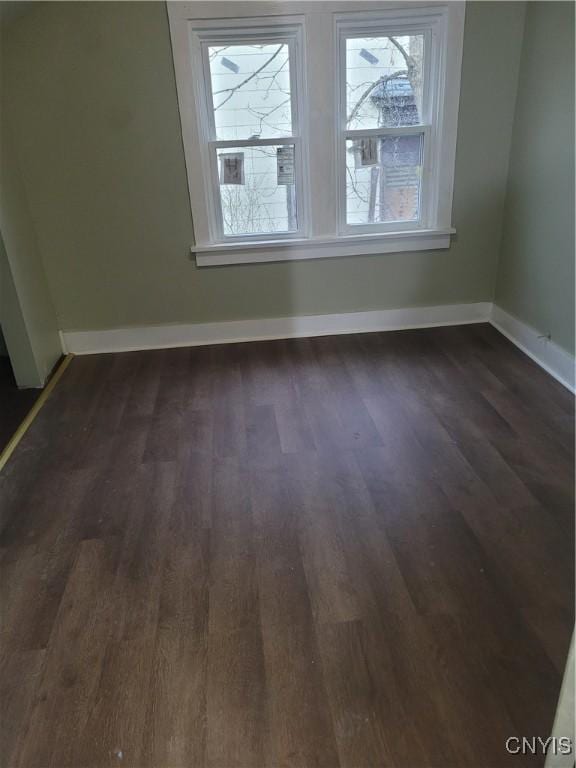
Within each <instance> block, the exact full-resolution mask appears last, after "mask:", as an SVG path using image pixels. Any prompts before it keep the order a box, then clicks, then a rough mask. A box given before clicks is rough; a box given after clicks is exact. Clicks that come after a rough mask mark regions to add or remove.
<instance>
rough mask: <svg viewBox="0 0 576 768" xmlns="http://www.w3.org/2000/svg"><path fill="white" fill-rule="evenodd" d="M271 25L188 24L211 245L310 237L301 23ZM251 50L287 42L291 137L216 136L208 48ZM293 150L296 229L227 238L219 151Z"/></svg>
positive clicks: (254, 22) (257, 21)
mask: <svg viewBox="0 0 576 768" xmlns="http://www.w3.org/2000/svg"><path fill="white" fill-rule="evenodd" d="M285 21H286V20H284V19H280V20H276V19H275V20H274V23H273V24H271V23H270V20H269V19H263V18H254V19H243V20H242V24H241V25H235V26H231V25H230V20H228V19H226V20H221V21H211V22H202V21H199V22H197V23H196V24H194V25H191V27H190V29H189V34H190V50H191V56H192V63H193V68H194V69H196V71H198V72H202V73H203V77H198V78H195V80H194V82H195V86H196V88H195V107H196V116H197V122H198V134H199V140H200V151H201V155H202V171H203V179H204V189H205V190H206V209H207V215H208V232H209V239H210V242H212V243H220V244H228V243H252V242H254V241H261V240H262V239H263V238H265V239H266V240H269V241H274V240H292V239H299V238H302V237H306V236H307V233H308V211H307V201H308V185H307V183H306V179H305V175H304V168H305V164H304V162H303V147H304V146H305V145H306V141H305V139H304V140H303V137H302V129H301V119H300V115H302V114H303V104H304V103H305V85H304V81H303V77H302V72H303V66H302V56H303V46H302V28H303V20H294V19H291V20H290V21H291V22H292V23H290V24H288V23H285ZM227 43H228V44H231V43H234V44H240V45H250V44H252V43H285V44H286V45H287V46H288V56H289V61H290V103H291V113H292V133H291V135H290V136H288V135H287V136H282V137H276V138H269V139H268V138H267V139H244V140H241V139H230V140H228V139H226V140H219V139H217V137H216V129H215V120H214V107H213V97H212V83H211V76H210V62H209V58H208V48H209V46H213V45H225V44H227ZM282 145H283V146H286V145H289V146H293V147H294V166H295V181H296V183H295V187H296V220H297V223H298V226H297V228H296V229H295V230H293V231H290V232H278V233H276V232H271V233H267V234H266V235H262V234H255V235H250V234H245V235H226V234H224V228H223V215H222V204H221V195H220V190H219V177H218V165H217V150H218V149H242V148H244V147H257V146H282Z"/></svg>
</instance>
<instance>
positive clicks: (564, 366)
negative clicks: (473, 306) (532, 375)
mask: <svg viewBox="0 0 576 768" xmlns="http://www.w3.org/2000/svg"><path fill="white" fill-rule="evenodd" d="M490 322H491V323H492V325H493V326H494V327H495V328H497V329H498V330H499V331H500V333H502V334H504V336H506V338H508V339H510V341H511V342H512V343H513V344H515V345H516V346H517V347H518V348H519V349H521V350H522V352H524V354H526V355H528V357H530V358H532V360H534V362H535V363H537V364H538V365H539V366H540V367H541V368H544V370H545V371H546V372H547V373H549V374H550V375H551V376H553V377H554V378H555V379H556V380H557V381H559V382H560V384H563V385H564V386H565V387H566V388H567V389H569V390H570V391H571V392H574V391H575V390H574V356H573V355H571V354H570V353H569V352H566V350H564V349H562V347H559V346H558V344H555V343H554V342H553V341H551V340H550V339H548V338H546V337H545V336H543V335H542V333H541V332H540V331H537V330H536V329H535V328H532V327H531V326H530V325H527V324H526V323H523V322H522V321H521V320H518V319H517V318H516V317H513V316H512V315H510V314H508V312H506V311H505V310H503V309H502V308H501V307H499V306H498V305H497V304H494V305H493V307H492V313H491V316H490Z"/></svg>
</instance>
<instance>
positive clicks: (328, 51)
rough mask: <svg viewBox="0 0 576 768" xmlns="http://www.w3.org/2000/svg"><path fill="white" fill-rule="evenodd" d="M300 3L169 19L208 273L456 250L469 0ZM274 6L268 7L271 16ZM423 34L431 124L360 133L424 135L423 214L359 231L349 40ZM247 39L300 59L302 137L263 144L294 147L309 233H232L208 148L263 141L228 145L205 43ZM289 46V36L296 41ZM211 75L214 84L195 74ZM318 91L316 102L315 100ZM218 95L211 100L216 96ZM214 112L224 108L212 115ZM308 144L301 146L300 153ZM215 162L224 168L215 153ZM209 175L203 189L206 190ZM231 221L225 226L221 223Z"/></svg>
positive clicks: (301, 218) (301, 212)
mask: <svg viewBox="0 0 576 768" xmlns="http://www.w3.org/2000/svg"><path fill="white" fill-rule="evenodd" d="M407 5H408V4H406V3H402V4H400V3H386V2H384V3H382V2H378V3H374V2H359V1H358V0H356V1H355V2H346V3H343V2H333V3H332V2H328V3H327V2H289V1H287V2H286V3H283V4H282V11H283V12H284V13H283V15H282V16H279V15H278V16H277V15H274V13H275V11H274V10H273V9H271V6H270V4H268V3H266V4H264V3H258V2H242V3H236V2H234V1H233V0H232V1H230V2H224V1H221V2H212V3H210V2H200V1H195V2H169V3H168V13H169V21H170V32H171V38H172V48H173V54H174V64H175V72H176V84H177V90H178V101H179V107H180V118H181V123H182V137H183V143H184V152H185V158H186V169H187V175H188V186H189V192H190V202H191V208H192V219H193V225H194V236H195V245H194V246H192V247H191V251H192V253H193V254H195V257H196V263H197V264H198V265H199V266H205V265H206V266H207V265H218V264H239V263H249V262H263V261H282V260H294V259H308V258H325V257H332V256H351V255H360V254H369V253H373V254H384V253H399V252H403V251H417V250H430V249H434V250H437V249H439V248H448V247H449V245H450V236H451V234H453V233H454V232H455V230H454V228H453V227H452V222H451V213H452V188H453V180H454V163H455V153H456V136H457V121H458V104H459V95H460V71H461V60H462V42H463V29H464V15H465V3H464V2H460V1H458V0H457V1H456V2H444V3H437V2H423V3H419V2H418V3H417V4H416V3H414V4H412V3H410V7H407ZM261 9H262V10H261ZM362 30H364V32H367V31H368V30H369V31H370V34H371V35H372V36H373V35H374V32H375V31H377V34H384V35H387V34H400V32H403V33H404V34H407V33H408V32H414V33H415V32H423V33H424V34H425V36H427V44H426V52H425V57H424V61H425V64H424V66H425V71H424V78H425V81H426V82H427V84H429V85H432V86H433V87H432V88H431V89H426V90H427V91H428V93H431V94H432V96H433V99H432V102H431V103H430V104H428V106H427V108H426V110H423V125H422V126H414V127H410V128H403V129H402V128H400V129H398V128H394V129H389V130H387V129H379V128H377V129H373V130H360V131H357V132H356V133H358V134H359V135H360V134H361V135H362V136H365V135H368V134H370V133H374V134H375V135H381V134H383V133H384V132H388V133H393V134H394V135H398V134H400V133H404V132H406V133H408V132H412V133H414V132H415V133H424V134H425V137H424V152H423V179H422V187H421V193H420V194H421V215H420V219H419V221H417V222H402V223H398V222H395V223H393V224H367V225H349V224H347V223H346V211H345V204H346V201H345V174H346V170H345V136H346V135H347V134H348V135H350V134H352V133H354V132H353V131H347V130H346V125H345V109H346V100H345V82H344V74H343V73H344V70H345V52H344V54H343V50H342V49H343V46H345V43H344V42H343V41H344V39H345V36H346V35H355V34H357V33H358V35H361V34H362ZM242 35H246V36H251V37H252V38H253V39H254V38H258V39H259V40H262V39H263V37H264V36H268V37H269V38H270V39H273V40H275V41H276V40H278V39H279V38H281V37H282V35H285V36H286V37H287V38H289V39H290V41H291V42H289V45H290V46H291V48H290V55H291V61H290V64H291V96H292V105H293V115H292V120H293V126H292V130H293V136H292V137H290V138H289V140H288V142H287V141H286V140H285V139H282V140H279V139H270V140H258V141H257V143H268V144H282V143H292V142H294V144H295V147H297V149H295V160H296V180H297V186H296V200H297V210H298V213H297V216H298V219H297V220H298V230H297V231H296V232H290V233H274V234H271V235H265V236H264V237H263V236H262V235H245V236H240V237H239V236H234V237H231V236H227V237H226V236H224V235H223V231H222V228H221V226H219V216H218V208H217V206H218V205H219V203H220V195H219V190H218V188H217V186H216V184H217V183H218V181H217V180H218V175H217V167H216V165H215V156H216V151H215V150H214V151H212V152H210V151H207V149H208V147H215V146H216V147H217V146H229V147H232V146H233V147H238V146H239V145H240V144H243V145H244V146H250V144H251V143H252V142H250V141H245V142H237V141H233V142H229V141H216V140H215V137H214V134H213V130H212V129H211V126H210V125H209V122H208V120H207V117H206V116H210V110H209V109H208V106H210V108H212V101H211V94H210V92H209V90H208V89H209V88H210V77H209V72H208V73H207V72H206V68H205V67H206V64H205V57H204V58H203V56H202V45H203V44H207V41H210V43H212V41H214V40H216V41H218V40H222V39H223V38H226V39H227V40H231V39H233V40H236V39H239V38H241V36H242ZM287 42H288V40H287ZM199 72H204V77H198V76H195V73H199ZM308 94H314V95H315V99H314V102H313V103H311V102H310V101H309V100H308ZM208 99H210V100H209V101H208ZM212 117H213V111H212ZM298 149H299V151H298ZM210 157H212V162H210V160H209V158H210ZM199 180H201V181H202V183H199ZM220 221H221V219H220Z"/></svg>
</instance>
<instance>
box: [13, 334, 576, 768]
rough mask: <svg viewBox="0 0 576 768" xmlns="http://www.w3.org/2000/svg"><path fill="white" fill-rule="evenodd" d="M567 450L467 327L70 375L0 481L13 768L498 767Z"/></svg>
mask: <svg viewBox="0 0 576 768" xmlns="http://www.w3.org/2000/svg"><path fill="white" fill-rule="evenodd" d="M573 440H574V400H573V397H572V396H571V395H570V394H569V393H568V392H567V391H566V390H564V389H563V388H562V387H561V386H560V385H559V384H558V383H557V382H555V381H553V380H552V379H551V378H550V377H549V376H547V375H546V374H545V373H544V372H543V371H542V370H541V369H539V368H538V367H536V366H535V365H534V363H533V362H532V361H530V360H528V359H527V358H526V357H525V356H523V355H522V354H521V353H520V352H519V351H518V350H516V349H515V348H514V347H512V346H511V345H510V343H509V342H508V341H507V340H506V339H504V338H503V337H502V336H501V335H500V334H498V332H497V331H496V330H495V329H493V328H491V327H489V326H486V325H483V324H480V325H476V326H466V327H452V328H434V329H429V330H414V331H402V332H392V333H385V334H382V333H371V334H353V335H350V336H341V337H326V338H317V339H294V340H281V341H271V342H257V343H251V344H233V345H222V346H214V347H197V348H192V349H174V350H155V351H150V352H131V353H123V354H118V355H91V356H87V357H83V358H75V359H74V360H73V362H72V363H71V365H70V366H69V368H68V370H67V372H66V374H65V375H64V377H63V378H62V380H61V382H60V383H59V385H58V387H57V388H56V390H55V391H54V393H53V395H52V396H51V398H50V399H49V400H48V402H47V403H46V404H45V405H44V407H43V408H42V410H41V411H40V414H39V415H38V417H37V418H36V420H35V422H34V423H33V425H32V427H31V428H30V430H29V431H28V433H27V434H26V435H25V437H24V439H23V440H22V441H21V443H20V444H19V446H18V447H17V449H16V451H15V452H14V454H13V456H12V457H11V460H10V462H9V463H8V464H7V465H6V467H5V468H4V471H3V472H2V474H1V475H0V520H1V521H2V527H1V529H0V578H1V581H0V609H1V611H0V612H1V618H2V625H1V627H0V716H1V718H2V724H1V725H2V727H0V764H1V765H2V766H4V765H6V766H9V767H10V768H13V767H14V768H48V767H49V766H54V768H65V767H66V766H69V767H70V768H79V767H80V766H86V768H88V767H90V768H108V767H111V766H119V765H124V766H132V768H190V766H194V768H207V767H208V768H232V767H233V766H238V767H239V768H281V767H285V768H308V766H310V768H312V767H314V768H338V766H342V768H368V766H370V768H372V766H386V768H487V767H488V766H489V767H490V768H509V767H510V768H512V766H513V765H516V764H518V758H516V757H512V756H510V755H508V754H507V753H506V750H505V741H506V738H508V736H517V735H534V736H543V737H546V736H547V735H548V733H549V732H550V728H551V724H552V720H553V716H554V709H555V705H556V699H557V695H558V692H559V689H560V683H561V676H562V671H563V666H564V662H565V658H566V653H567V648H568V643H569V640H570V635H571V631H572V628H573V624H574V589H573V573H574V540H573V530H574V444H573ZM522 764H523V765H526V766H532V765H534V766H541V765H542V760H541V756H536V757H530V756H525V758H523V762H522Z"/></svg>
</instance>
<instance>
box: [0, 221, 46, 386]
mask: <svg viewBox="0 0 576 768" xmlns="http://www.w3.org/2000/svg"><path fill="white" fill-rule="evenodd" d="M0 324H1V325H2V332H3V335H4V337H5V338H4V340H5V342H6V346H7V348H8V349H9V353H10V363H11V365H12V370H13V371H14V376H15V377H16V381H17V382H18V384H19V385H20V386H21V387H39V386H41V385H42V381H41V379H40V374H39V372H38V366H37V364H36V358H35V357H34V350H33V349H32V344H31V343H30V337H29V335H28V331H27V329H26V323H25V322H24V317H23V315H22V310H21V308H20V302H19V301H18V295H17V293H16V286H15V285H14V280H13V279H12V272H11V271H10V265H9V264H8V257H7V256H6V249H5V247H4V240H3V239H2V234H1V233H0Z"/></svg>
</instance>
